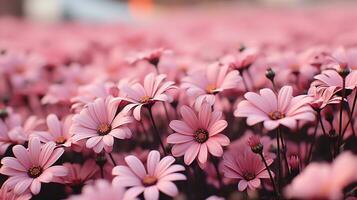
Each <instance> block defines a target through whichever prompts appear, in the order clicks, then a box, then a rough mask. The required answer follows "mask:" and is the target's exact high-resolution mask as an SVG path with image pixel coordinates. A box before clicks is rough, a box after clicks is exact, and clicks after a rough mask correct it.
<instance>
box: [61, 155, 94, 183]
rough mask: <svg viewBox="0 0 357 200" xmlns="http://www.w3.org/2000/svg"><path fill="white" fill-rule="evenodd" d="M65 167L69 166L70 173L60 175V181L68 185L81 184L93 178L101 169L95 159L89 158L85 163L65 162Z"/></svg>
mask: <svg viewBox="0 0 357 200" xmlns="http://www.w3.org/2000/svg"><path fill="white" fill-rule="evenodd" d="M63 167H65V168H67V170H68V175H67V176H65V177H60V178H59V180H58V182H60V183H64V184H66V185H68V186H81V185H84V184H87V183H89V182H90V181H91V180H93V178H94V176H95V174H96V173H97V172H98V171H99V167H98V165H97V164H96V163H95V161H94V160H92V159H89V160H87V161H85V162H84V163H83V164H79V163H64V164H63Z"/></svg>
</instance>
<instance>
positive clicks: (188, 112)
mask: <svg viewBox="0 0 357 200" xmlns="http://www.w3.org/2000/svg"><path fill="white" fill-rule="evenodd" d="M180 113H181V115H182V119H183V120H184V121H185V123H186V124H187V125H188V126H189V127H190V128H192V129H193V130H196V129H197V126H198V124H197V123H198V118H197V115H196V113H195V112H194V111H193V110H192V109H191V108H190V107H188V106H182V107H181V108H180ZM170 127H171V126H170Z"/></svg>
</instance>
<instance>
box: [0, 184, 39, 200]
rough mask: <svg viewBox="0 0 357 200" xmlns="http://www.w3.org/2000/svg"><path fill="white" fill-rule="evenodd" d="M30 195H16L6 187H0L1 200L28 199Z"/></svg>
mask: <svg viewBox="0 0 357 200" xmlns="http://www.w3.org/2000/svg"><path fill="white" fill-rule="evenodd" d="M31 197H32V195H31V194H30V193H27V194H21V195H17V194H15V193H14V192H13V191H11V190H8V188H6V187H2V188H1V189H0V199H2V200H30V199H31Z"/></svg>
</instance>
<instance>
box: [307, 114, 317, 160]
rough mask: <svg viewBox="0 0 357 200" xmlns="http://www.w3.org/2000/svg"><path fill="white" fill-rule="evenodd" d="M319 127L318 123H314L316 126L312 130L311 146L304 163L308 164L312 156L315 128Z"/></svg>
mask: <svg viewBox="0 0 357 200" xmlns="http://www.w3.org/2000/svg"><path fill="white" fill-rule="evenodd" d="M318 127H319V122H318V121H316V125H315V129H314V134H313V138H312V142H311V146H310V150H309V153H308V154H307V155H308V156H307V160H306V162H308V163H309V162H310V160H311V156H312V149H313V148H314V145H315V142H316V133H317V128H318Z"/></svg>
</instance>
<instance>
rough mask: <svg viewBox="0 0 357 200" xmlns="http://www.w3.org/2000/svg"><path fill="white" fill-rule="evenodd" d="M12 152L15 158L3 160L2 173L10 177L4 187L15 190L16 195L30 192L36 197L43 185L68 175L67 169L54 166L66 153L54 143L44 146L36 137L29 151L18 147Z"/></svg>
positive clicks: (0, 170) (20, 146)
mask: <svg viewBox="0 0 357 200" xmlns="http://www.w3.org/2000/svg"><path fill="white" fill-rule="evenodd" d="M12 150H13V153H14V155H15V158H14V157H5V158H3V159H2V160H1V164H2V167H1V168H0V173H1V174H4V175H7V176H9V178H8V179H7V180H6V181H5V183H4V186H6V187H8V188H10V189H13V191H14V192H15V193H16V194H23V193H25V192H27V191H28V190H30V191H31V193H32V194H35V195H36V194H38V193H39V192H40V190H41V183H50V182H52V181H53V178H54V177H59V176H66V175H67V169H66V168H65V167H63V166H52V165H53V164H54V163H55V162H56V161H57V160H58V159H59V158H60V157H61V155H62V154H63V152H64V150H63V149H62V148H57V149H56V144H55V143H54V142H48V143H46V144H44V145H42V144H41V143H40V140H39V139H38V138H36V137H34V138H32V139H30V142H29V148H28V149H25V147H24V146H22V145H16V146H14V147H13V148H12Z"/></svg>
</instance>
